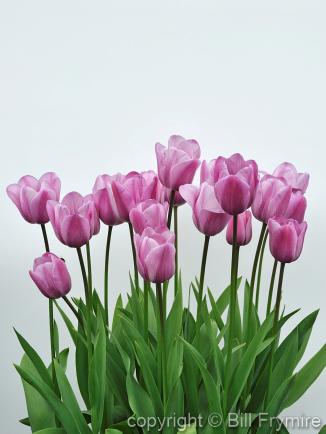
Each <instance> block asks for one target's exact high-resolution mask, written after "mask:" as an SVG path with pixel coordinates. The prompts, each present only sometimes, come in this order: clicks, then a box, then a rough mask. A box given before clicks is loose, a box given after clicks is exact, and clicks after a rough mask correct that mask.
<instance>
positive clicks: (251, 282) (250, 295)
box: [244, 223, 267, 341]
mask: <svg viewBox="0 0 326 434" xmlns="http://www.w3.org/2000/svg"><path fill="white" fill-rule="evenodd" d="M266 228H267V225H266V223H263V224H262V227H261V231H260V236H259V240H258V244H257V249H256V253H255V258H254V263H253V266H252V272H251V280H250V289H249V305H248V315H247V321H246V324H245V327H244V330H245V336H246V341H248V339H249V338H250V337H249V336H248V335H249V324H250V321H251V315H252V303H253V298H254V287H255V279H256V272H257V265H258V259H259V255H260V250H261V246H262V243H263V239H264V235H265V232H266Z"/></svg>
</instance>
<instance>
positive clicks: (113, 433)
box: [105, 428, 123, 434]
mask: <svg viewBox="0 0 326 434" xmlns="http://www.w3.org/2000/svg"><path fill="white" fill-rule="evenodd" d="M105 434H123V433H122V431H120V430H118V429H114V428H108V429H106V430H105Z"/></svg>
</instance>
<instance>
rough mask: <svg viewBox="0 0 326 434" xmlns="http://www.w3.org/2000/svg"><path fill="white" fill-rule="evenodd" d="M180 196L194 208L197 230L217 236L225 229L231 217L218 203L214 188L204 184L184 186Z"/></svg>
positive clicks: (193, 215)
mask: <svg viewBox="0 0 326 434" xmlns="http://www.w3.org/2000/svg"><path fill="white" fill-rule="evenodd" d="M180 194H181V196H182V197H183V198H184V199H185V200H186V202H187V203H188V204H189V205H190V206H191V208H192V218H193V222H194V224H195V226H196V228H197V229H198V230H199V231H200V232H201V233H203V234H204V235H208V236H213V235H216V234H218V233H220V232H222V230H223V229H224V228H225V226H226V225H227V223H228V221H229V220H230V218H231V216H230V215H229V214H226V213H225V212H224V211H223V209H222V208H221V205H220V204H219V203H218V201H217V199H216V196H215V193H214V187H213V186H211V185H209V184H207V182H204V183H203V184H201V185H200V187H195V186H194V185H191V184H188V185H182V186H181V187H180Z"/></svg>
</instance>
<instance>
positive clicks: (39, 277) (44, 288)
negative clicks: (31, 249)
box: [29, 253, 71, 299]
mask: <svg viewBox="0 0 326 434" xmlns="http://www.w3.org/2000/svg"><path fill="white" fill-rule="evenodd" d="M29 274H30V276H31V278H32V279H33V281H34V283H35V285H36V286H37V287H38V289H39V290H40V291H41V292H42V294H43V295H45V297H47V298H51V299H53V298H59V297H63V296H65V295H67V294H68V292H69V291H70V289H71V279H70V274H69V271H68V269H67V266H66V263H65V261H64V260H63V259H60V258H58V256H56V255H54V254H53V253H44V255H42V256H41V257H40V258H37V259H35V260H34V265H33V271H30V272H29Z"/></svg>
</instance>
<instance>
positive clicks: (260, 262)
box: [255, 230, 268, 312]
mask: <svg viewBox="0 0 326 434" xmlns="http://www.w3.org/2000/svg"><path fill="white" fill-rule="evenodd" d="M267 237H268V231H267V230H266V231H265V234H264V239H263V243H262V246H261V250H260V255H259V265H258V276H257V285H256V302H255V306H256V309H257V312H258V306H259V295H260V282H261V273H262V269H263V260H264V253H265V247H266V241H267Z"/></svg>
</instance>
